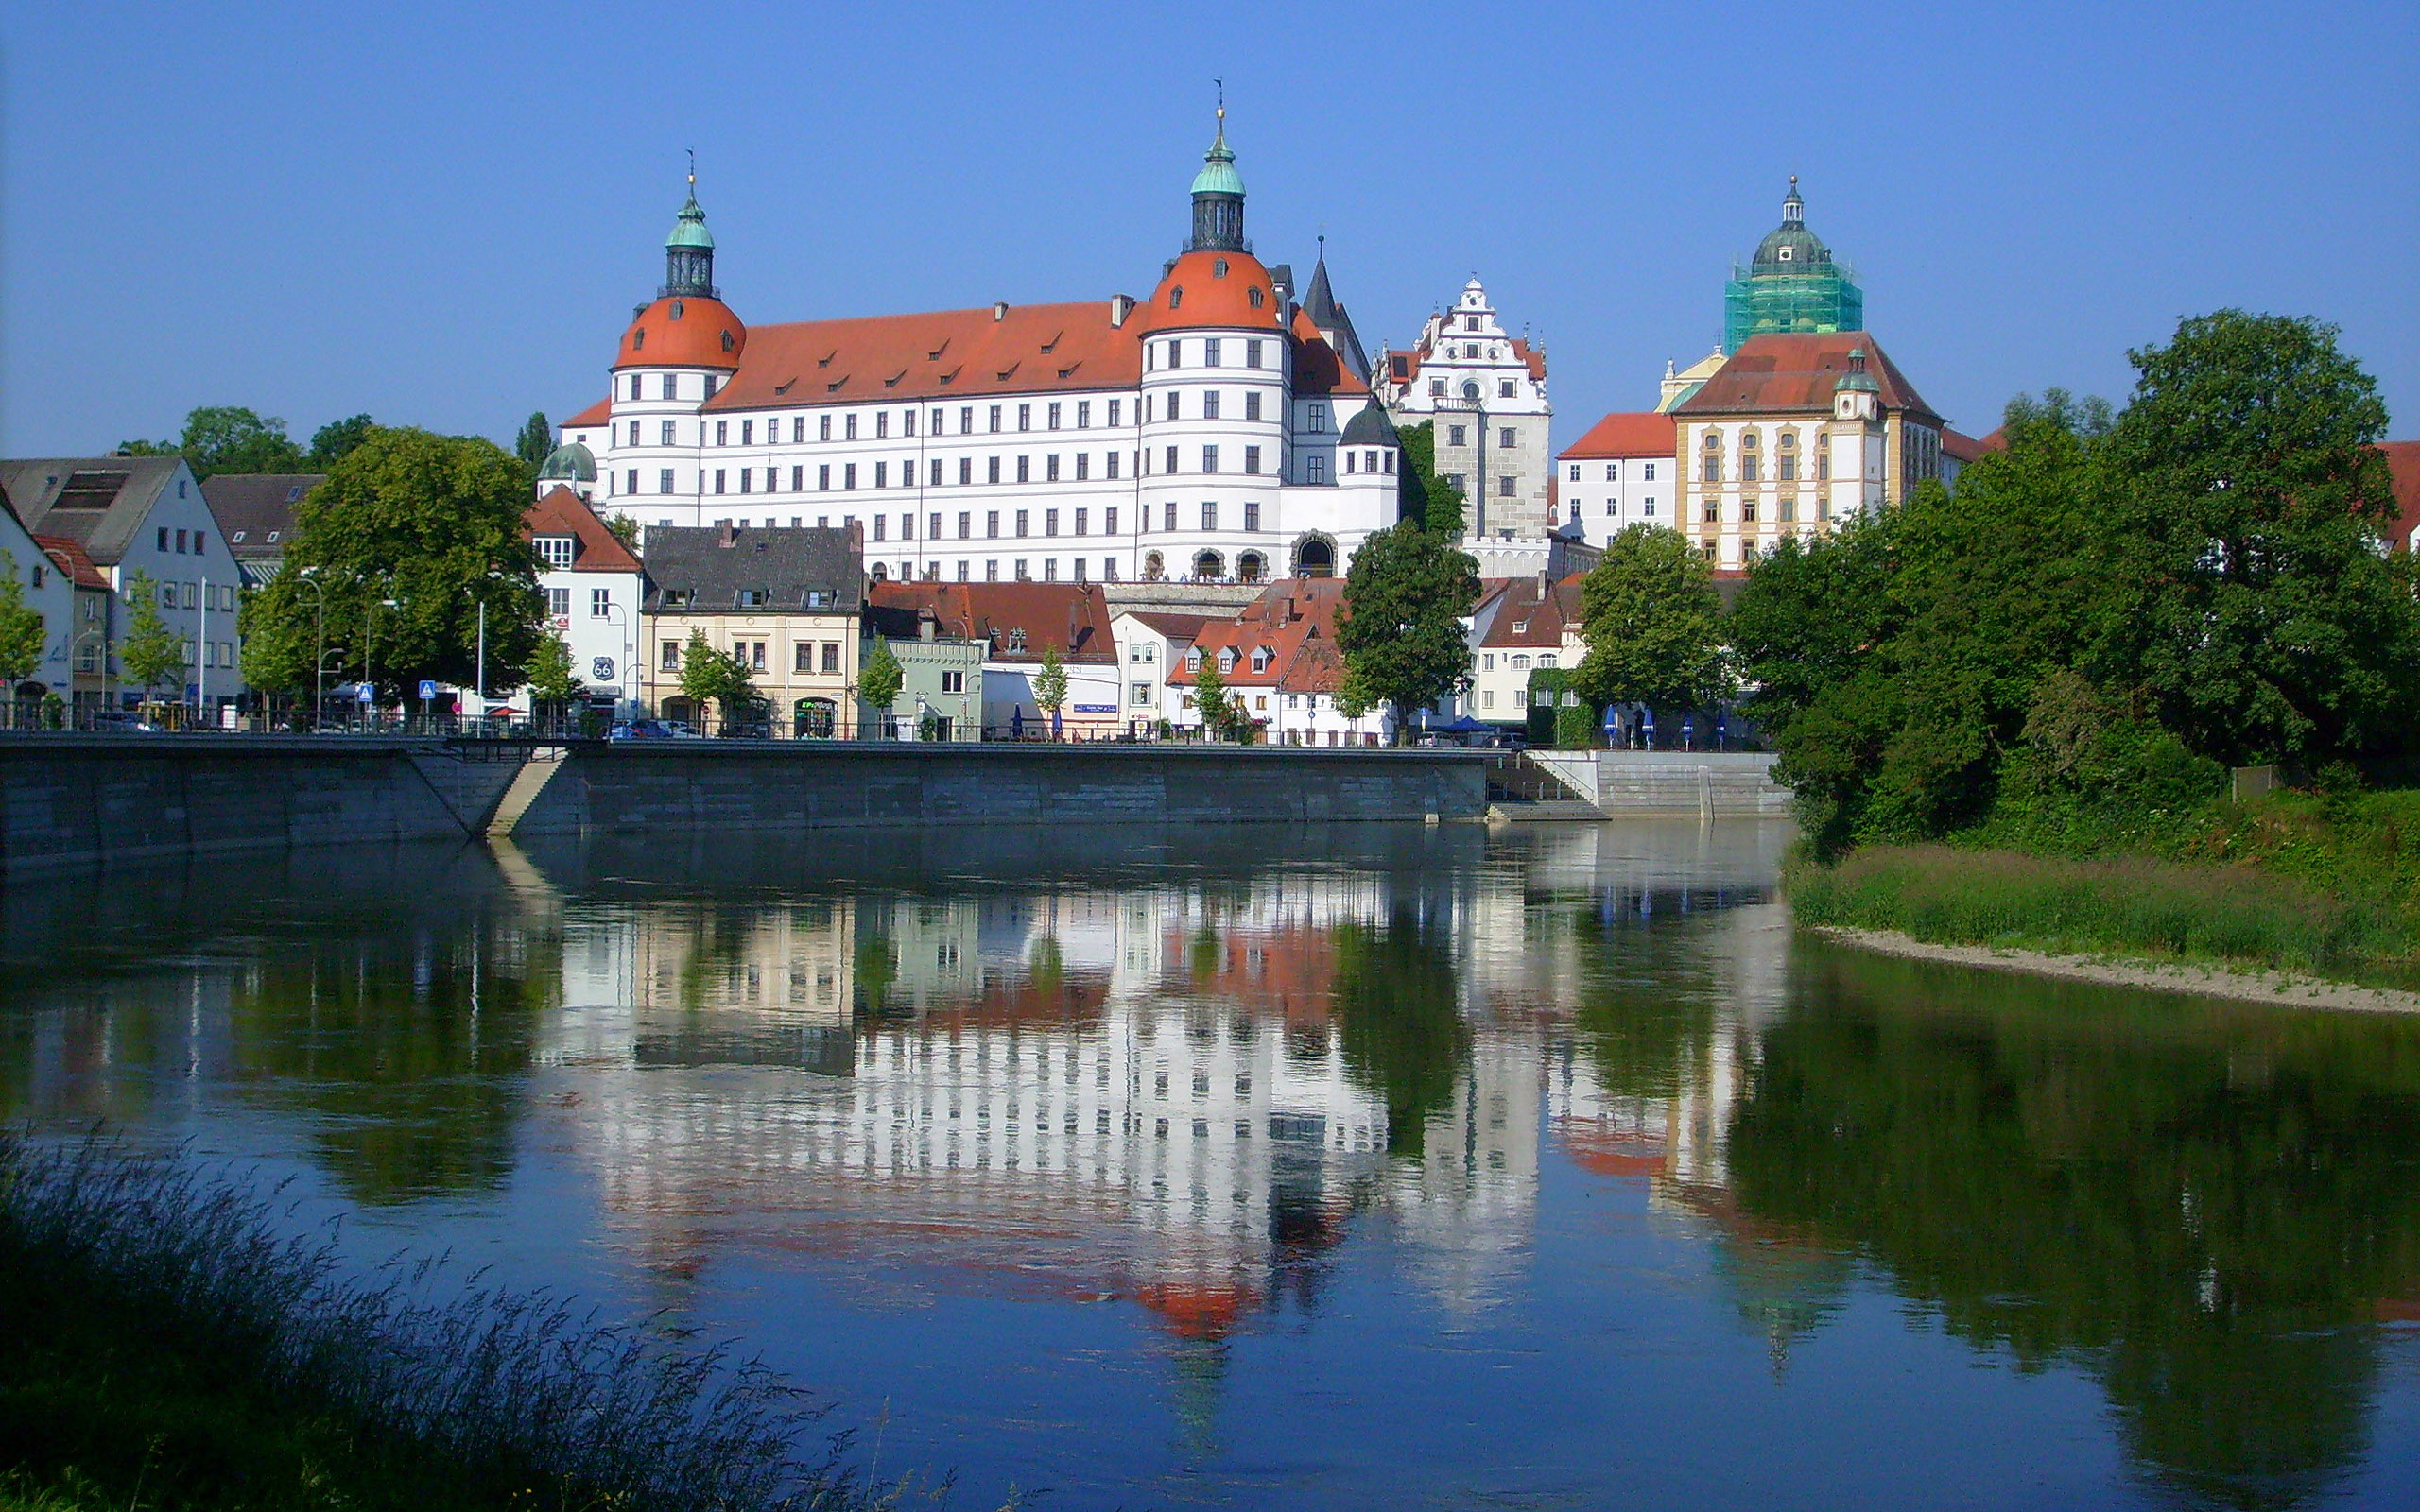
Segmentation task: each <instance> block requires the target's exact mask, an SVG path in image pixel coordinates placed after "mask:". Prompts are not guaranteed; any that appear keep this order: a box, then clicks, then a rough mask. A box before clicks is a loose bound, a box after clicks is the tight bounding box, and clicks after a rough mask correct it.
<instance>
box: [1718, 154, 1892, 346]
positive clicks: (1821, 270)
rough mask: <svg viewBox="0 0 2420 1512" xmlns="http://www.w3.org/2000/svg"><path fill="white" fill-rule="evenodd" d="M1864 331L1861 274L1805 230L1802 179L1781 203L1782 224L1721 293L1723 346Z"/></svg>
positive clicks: (1734, 272)
mask: <svg viewBox="0 0 2420 1512" xmlns="http://www.w3.org/2000/svg"><path fill="white" fill-rule="evenodd" d="M1863 329H1865V294H1864V291H1863V290H1861V289H1859V288H1858V286H1857V282H1856V274H1855V273H1854V272H1853V271H1852V270H1851V269H1850V268H1849V267H1848V266H1846V265H1845V264H1842V263H1840V262H1836V261H1835V260H1834V259H1833V257H1832V249H1830V248H1828V247H1826V246H1824V243H1823V241H1822V240H1821V239H1820V238H1819V237H1817V236H1816V234H1815V233H1814V232H1810V231H1808V230H1807V229H1806V201H1805V200H1803V199H1801V198H1799V197H1798V176H1797V175H1795V174H1792V175H1791V176H1790V180H1789V195H1788V197H1786V198H1784V199H1783V200H1782V202H1781V224H1780V225H1779V226H1777V227H1775V228H1773V230H1772V232H1770V233H1768V234H1767V235H1766V237H1765V239H1764V240H1763V241H1761V242H1759V243H1757V244H1756V253H1755V257H1753V258H1751V259H1750V260H1749V263H1748V266H1746V267H1740V266H1737V265H1736V264H1735V265H1734V266H1733V267H1732V269H1731V282H1730V283H1728V284H1726V285H1724V287H1723V291H1722V346H1723V350H1725V351H1727V352H1737V351H1738V350H1739V348H1740V347H1741V346H1742V345H1744V344H1745V343H1746V342H1747V340H1748V338H1749V337H1750V336H1758V335H1772V334H1774V333H1777V332H1799V333H1803V334H1820V333H1824V332H1831V331H1861V330H1863Z"/></svg>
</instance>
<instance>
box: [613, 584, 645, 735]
mask: <svg viewBox="0 0 2420 1512" xmlns="http://www.w3.org/2000/svg"><path fill="white" fill-rule="evenodd" d="M605 623H606V624H608V625H618V626H620V627H621V628H622V633H621V634H620V635H619V636H617V637H615V638H614V650H616V651H619V652H624V653H629V654H625V655H624V656H623V658H622V660H621V662H620V663H619V664H618V665H616V666H615V667H614V672H616V673H617V674H619V680H620V682H621V684H622V691H621V695H620V696H618V697H617V698H616V699H615V700H614V717H615V718H617V719H618V718H623V717H629V718H633V719H634V718H636V717H638V701H639V700H638V674H639V668H638V658H637V656H636V654H635V653H634V652H633V651H632V647H631V616H630V612H629V611H628V610H625V609H623V608H622V606H621V605H619V604H617V603H615V602H614V600H613V599H611V598H608V599H607V600H606V601H605ZM625 704H627V705H629V706H630V707H629V711H628V713H627V716H626V715H625V713H624V710H623V708H622V706H623V705H625Z"/></svg>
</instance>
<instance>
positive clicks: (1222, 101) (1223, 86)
mask: <svg viewBox="0 0 2420 1512" xmlns="http://www.w3.org/2000/svg"><path fill="white" fill-rule="evenodd" d="M1210 82H1211V83H1213V84H1216V85H1218V86H1219V121H1220V122H1222V123H1223V122H1224V121H1225V120H1226V119H1227V81H1226V80H1225V79H1223V78H1218V77H1213V78H1212V79H1211V80H1210Z"/></svg>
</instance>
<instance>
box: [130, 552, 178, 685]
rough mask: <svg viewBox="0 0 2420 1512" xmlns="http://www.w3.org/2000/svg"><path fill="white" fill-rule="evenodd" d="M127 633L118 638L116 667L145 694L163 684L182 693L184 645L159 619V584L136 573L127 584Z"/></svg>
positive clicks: (144, 575)
mask: <svg viewBox="0 0 2420 1512" xmlns="http://www.w3.org/2000/svg"><path fill="white" fill-rule="evenodd" d="M126 605H127V616H126V633H125V634H124V635H121V636H119V637H118V642H117V664H118V670H119V672H120V673H121V674H122V675H124V677H125V678H126V680H127V681H129V682H131V683H133V684H134V685H135V686H136V687H137V688H139V689H141V690H142V691H143V692H145V693H149V692H150V691H151V690H152V689H154V688H156V687H158V686H160V685H161V684H162V683H168V684H170V685H172V686H174V687H177V688H178V689H179V690H180V691H182V687H183V683H184V673H185V648H184V644H183V643H182V641H180V640H179V639H178V638H177V634H176V632H175V631H174V630H171V629H169V628H168V622H167V621H166V620H164V619H162V618H161V617H160V585H159V584H157V583H155V582H153V581H152V580H151V577H150V575H149V574H147V573H141V572H138V573H136V574H134V576H131V577H130V578H128V579H127V583H126Z"/></svg>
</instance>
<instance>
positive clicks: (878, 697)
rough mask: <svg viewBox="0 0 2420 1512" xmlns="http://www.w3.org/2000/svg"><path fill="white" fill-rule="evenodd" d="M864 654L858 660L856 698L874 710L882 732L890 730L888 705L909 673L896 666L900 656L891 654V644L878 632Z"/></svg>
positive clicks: (893, 700) (892, 702) (904, 682)
mask: <svg viewBox="0 0 2420 1512" xmlns="http://www.w3.org/2000/svg"><path fill="white" fill-rule="evenodd" d="M868 642H869V644H867V646H866V650H865V655H864V656H863V658H861V659H860V660H859V662H858V663H857V700H858V702H860V703H862V704H864V705H865V706H866V707H867V708H868V709H871V710H873V712H874V714H875V716H876V723H877V726H878V728H879V729H880V730H881V732H882V734H883V735H885V736H887V735H889V734H890V717H889V716H890V706H891V705H892V704H895V703H897V702H898V701H899V690H900V689H901V688H902V687H904V686H906V685H907V681H908V674H907V672H906V671H905V670H904V669H903V668H902V667H901V666H900V665H899V658H898V657H897V656H895V655H893V654H892V653H891V649H890V642H889V641H887V640H885V639H883V638H882V637H881V636H879V635H875V636H871V637H869V638H868Z"/></svg>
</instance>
